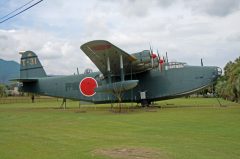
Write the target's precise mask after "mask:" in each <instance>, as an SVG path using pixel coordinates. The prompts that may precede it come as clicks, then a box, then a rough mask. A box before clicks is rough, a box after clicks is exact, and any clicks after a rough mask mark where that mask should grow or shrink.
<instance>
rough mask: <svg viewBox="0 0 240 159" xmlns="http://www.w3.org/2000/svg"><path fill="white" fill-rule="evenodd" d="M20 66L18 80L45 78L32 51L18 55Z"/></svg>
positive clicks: (44, 73)
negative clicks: (19, 56)
mask: <svg viewBox="0 0 240 159" xmlns="http://www.w3.org/2000/svg"><path fill="white" fill-rule="evenodd" d="M20 54H21V55H22V57H21V61H20V63H21V66H20V78H21V79H27V78H39V77H46V76H47V75H46V72H45V71H44V69H43V67H42V65H41V63H40V61H39V60H38V57H37V55H36V54H35V53H34V52H32V51H24V52H21V53H20Z"/></svg>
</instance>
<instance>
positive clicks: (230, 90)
mask: <svg viewBox="0 0 240 159" xmlns="http://www.w3.org/2000/svg"><path fill="white" fill-rule="evenodd" d="M215 90H216V93H217V94H218V96H220V97H222V98H224V99H226V100H231V101H235V102H240V56H239V57H238V58H237V59H236V60H235V61H233V62H232V61H230V62H228V63H227V64H226V65H225V67H224V75H223V76H221V77H220V78H219V79H218V81H217V84H216V86H215Z"/></svg>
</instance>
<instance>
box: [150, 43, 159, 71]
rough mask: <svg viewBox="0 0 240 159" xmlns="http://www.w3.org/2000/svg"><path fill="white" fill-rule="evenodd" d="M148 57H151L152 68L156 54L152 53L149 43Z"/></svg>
mask: <svg viewBox="0 0 240 159" xmlns="http://www.w3.org/2000/svg"><path fill="white" fill-rule="evenodd" d="M149 45H150V44H149ZM150 57H151V63H152V68H153V64H154V59H155V58H156V57H157V55H156V54H154V53H153V50H152V47H151V45H150Z"/></svg>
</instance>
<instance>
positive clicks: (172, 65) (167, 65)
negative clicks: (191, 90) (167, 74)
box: [165, 62, 186, 69]
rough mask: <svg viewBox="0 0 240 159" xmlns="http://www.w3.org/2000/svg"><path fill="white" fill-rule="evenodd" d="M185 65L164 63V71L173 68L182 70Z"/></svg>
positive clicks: (181, 63)
mask: <svg viewBox="0 0 240 159" xmlns="http://www.w3.org/2000/svg"><path fill="white" fill-rule="evenodd" d="M185 65H186V63H183V62H169V63H166V65H165V66H166V69H174V68H183V67H184V66H185Z"/></svg>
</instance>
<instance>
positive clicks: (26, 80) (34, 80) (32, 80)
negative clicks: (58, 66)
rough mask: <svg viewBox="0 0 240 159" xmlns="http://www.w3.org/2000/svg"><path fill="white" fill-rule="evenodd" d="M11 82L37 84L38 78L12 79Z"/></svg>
mask: <svg viewBox="0 0 240 159" xmlns="http://www.w3.org/2000/svg"><path fill="white" fill-rule="evenodd" d="M10 81H15V82H24V83H25V82H37V81H38V79H36V78H26V79H24V78H18V79H11V80H10Z"/></svg>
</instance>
